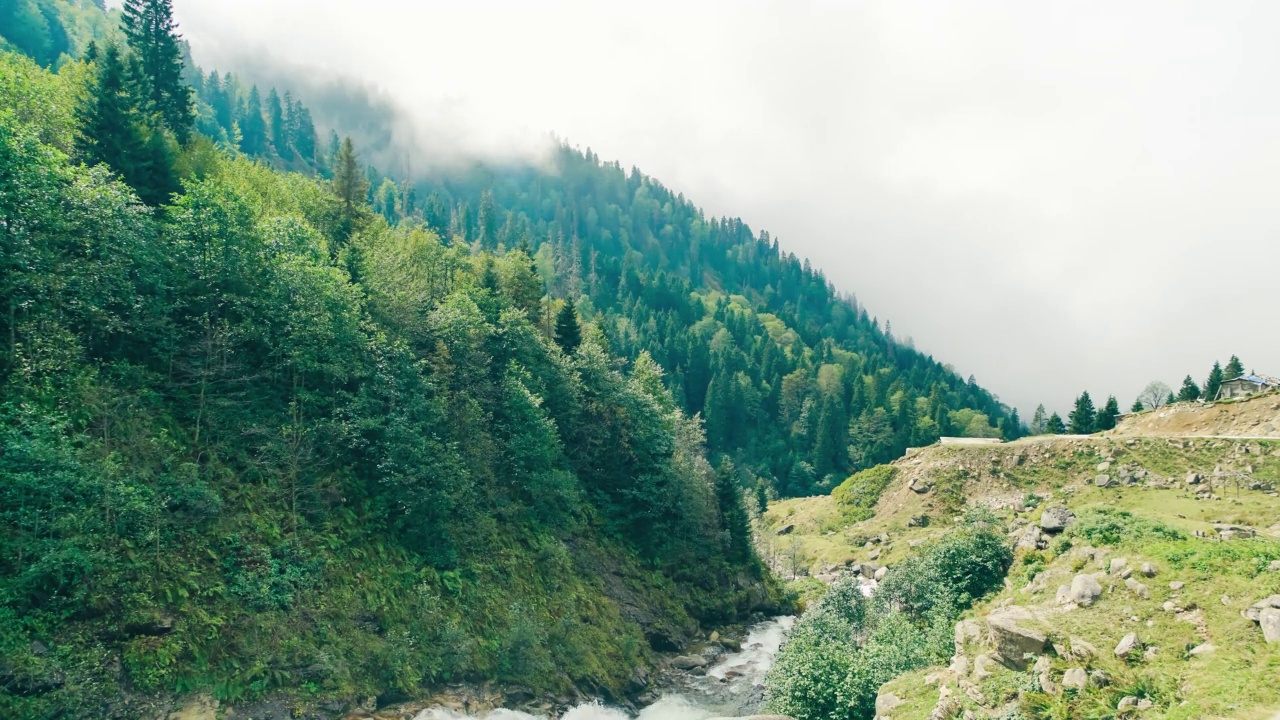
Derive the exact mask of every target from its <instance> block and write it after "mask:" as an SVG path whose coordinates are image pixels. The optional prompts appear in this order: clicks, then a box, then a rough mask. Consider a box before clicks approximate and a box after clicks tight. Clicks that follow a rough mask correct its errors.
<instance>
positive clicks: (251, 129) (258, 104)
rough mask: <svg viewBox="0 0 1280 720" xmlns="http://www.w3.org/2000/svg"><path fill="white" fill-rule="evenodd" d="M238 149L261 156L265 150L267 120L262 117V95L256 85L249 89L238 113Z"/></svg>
mask: <svg viewBox="0 0 1280 720" xmlns="http://www.w3.org/2000/svg"><path fill="white" fill-rule="evenodd" d="M239 124H240V150H241V152H243V153H244V154H246V155H252V156H255V157H257V156H261V155H265V154H266V152H267V121H266V119H265V118H263V117H262V95H261V94H259V92H258V86H257V85H254V86H253V87H252V88H250V90H249V99H248V101H247V102H246V103H245V105H244V109H243V112H241V114H240V119H239Z"/></svg>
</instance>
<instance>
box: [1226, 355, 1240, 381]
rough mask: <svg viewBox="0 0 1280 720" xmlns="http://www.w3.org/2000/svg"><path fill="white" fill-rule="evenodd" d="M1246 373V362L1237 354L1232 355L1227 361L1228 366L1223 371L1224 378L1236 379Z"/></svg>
mask: <svg viewBox="0 0 1280 720" xmlns="http://www.w3.org/2000/svg"><path fill="white" fill-rule="evenodd" d="M1243 374H1244V363H1242V362H1240V358H1238V357H1236V356H1235V355H1232V356H1231V360H1230V361H1228V362H1227V367H1226V369H1225V370H1223V371H1222V379H1223V380H1235V379H1236V378H1238V377H1240V376H1241V375H1243Z"/></svg>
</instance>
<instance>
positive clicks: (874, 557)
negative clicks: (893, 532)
mask: <svg viewBox="0 0 1280 720" xmlns="http://www.w3.org/2000/svg"><path fill="white" fill-rule="evenodd" d="M867 557H868V558H869V559H871V560H879V559H880V548H876V549H875V550H872V551H871V554H870V555H868V556H867Z"/></svg>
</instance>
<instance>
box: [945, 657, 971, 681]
mask: <svg viewBox="0 0 1280 720" xmlns="http://www.w3.org/2000/svg"><path fill="white" fill-rule="evenodd" d="M947 669H948V670H950V671H951V672H953V673H955V674H956V677H966V676H968V675H969V658H967V657H965V656H963V655H956V656H955V657H953V658H951V665H950V666H949V667H948V668H947Z"/></svg>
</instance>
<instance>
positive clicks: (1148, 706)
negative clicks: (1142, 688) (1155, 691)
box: [1138, 698, 1156, 710]
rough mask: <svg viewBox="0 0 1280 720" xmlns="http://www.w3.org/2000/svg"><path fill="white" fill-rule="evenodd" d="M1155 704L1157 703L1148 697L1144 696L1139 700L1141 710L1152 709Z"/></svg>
mask: <svg viewBox="0 0 1280 720" xmlns="http://www.w3.org/2000/svg"><path fill="white" fill-rule="evenodd" d="M1155 706H1156V704H1155V703H1153V702H1151V701H1150V700H1148V699H1146V698H1142V699H1141V700H1139V701H1138V709H1139V710H1150V709H1151V708H1153V707H1155Z"/></svg>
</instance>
